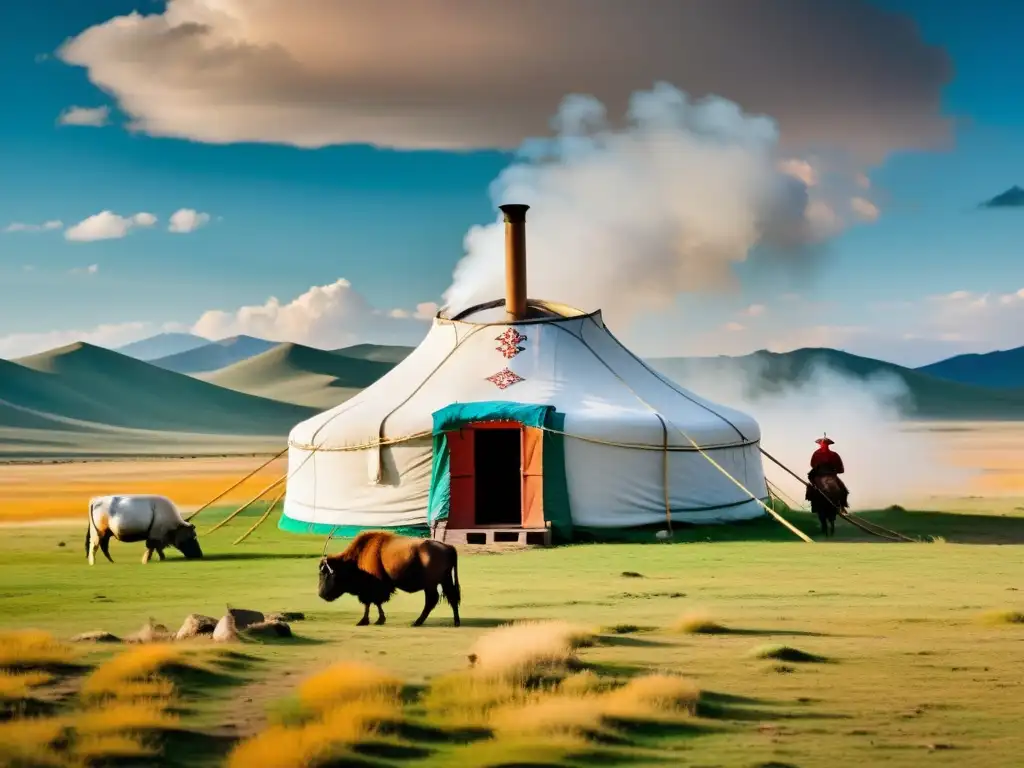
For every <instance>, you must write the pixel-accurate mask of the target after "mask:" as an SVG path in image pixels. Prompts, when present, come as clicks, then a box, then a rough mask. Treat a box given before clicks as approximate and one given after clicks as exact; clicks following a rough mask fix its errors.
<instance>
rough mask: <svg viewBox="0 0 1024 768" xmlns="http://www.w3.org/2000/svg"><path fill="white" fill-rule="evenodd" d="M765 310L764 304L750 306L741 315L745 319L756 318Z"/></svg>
mask: <svg viewBox="0 0 1024 768" xmlns="http://www.w3.org/2000/svg"><path fill="white" fill-rule="evenodd" d="M766 309H767V307H765V305H764V304H751V305H750V306H749V307H747V308H746V309H745V310H743V314H744V315H746V316H747V317H757V316H758V315H763V314H764V313H765V311H766Z"/></svg>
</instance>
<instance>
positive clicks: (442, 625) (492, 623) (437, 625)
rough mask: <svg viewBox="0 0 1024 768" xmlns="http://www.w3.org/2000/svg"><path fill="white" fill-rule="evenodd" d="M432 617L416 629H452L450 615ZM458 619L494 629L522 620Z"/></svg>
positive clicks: (473, 625) (476, 625) (483, 627)
mask: <svg viewBox="0 0 1024 768" xmlns="http://www.w3.org/2000/svg"><path fill="white" fill-rule="evenodd" d="M433 618H434V616H433V615H431V616H430V618H428V619H427V620H426V622H424V623H423V624H422V625H420V626H419V627H417V629H452V628H453V627H454V625H453V624H452V618H451V617H450V616H449V617H448V618H441V619H439V620H436V621H432V619H433ZM460 621H461V623H462V626H463V627H475V628H478V629H494V628H495V627H502V626H504V625H506V624H513V623H515V622H517V621H522V619H496V618H490V617H486V616H462V617H460ZM390 623H391V621H390V620H389V621H388V624H390Z"/></svg>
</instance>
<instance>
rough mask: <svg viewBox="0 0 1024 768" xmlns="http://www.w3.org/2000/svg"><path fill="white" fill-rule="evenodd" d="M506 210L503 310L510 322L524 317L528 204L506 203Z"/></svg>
mask: <svg viewBox="0 0 1024 768" xmlns="http://www.w3.org/2000/svg"><path fill="white" fill-rule="evenodd" d="M498 208H499V209H500V210H501V212H502V213H504V214H505V314H506V316H507V318H508V320H509V322H514V321H516V320H525V319H526V212H527V211H528V210H530V206H528V205H520V204H518V203H508V204H506V205H500V206H498Z"/></svg>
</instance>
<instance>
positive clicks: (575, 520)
mask: <svg viewBox="0 0 1024 768" xmlns="http://www.w3.org/2000/svg"><path fill="white" fill-rule="evenodd" d="M527 208H528V207H527V206H525V205H504V206H501V210H502V212H503V213H504V216H505V239H506V253H505V260H506V296H505V299H504V301H502V300H497V301H493V302H489V303H487V304H481V305H478V306H474V307H471V308H469V309H466V310H464V311H462V312H460V313H458V314H454V315H451V316H450V315H449V313H448V312H447V311H445V310H441V311H440V312H438V314H437V316H436V317H435V318H434V320H433V324H432V326H431V328H430V331H429V332H428V333H427V335H426V337H425V338H424V340H423V342H422V343H421V344H420V345H419V346H418V347H417V348H416V349H415V350H414V351H413V352H412V353H411V354H410V355H409V356H408V357H407V358H406V359H405V360H403V361H402V362H401V363H399V364H398V365H397V366H395V368H393V369H392V370H391V371H389V372H388V373H387V374H386V375H385V376H384V377H383V378H381V379H380V380H379V381H377V382H376V383H374V384H373V385H372V386H370V387H368V388H367V389H365V390H363V391H362V392H360V393H359V394H358V395H356V396H355V397H353V398H352V399H350V400H348V401H346V402H344V403H342V404H341V405H338V406H337V407H335V408H332V409H330V410H328V411H325V412H323V413H321V414H319V415H317V416H315V417H313V418H311V419H308V420H306V421H304V422H302V423H300V424H298V425H297V426H295V427H294V428H293V429H292V431H291V434H290V435H289V449H288V463H289V467H288V480H287V493H286V496H285V505H284V514H283V515H282V516H281V519H280V522H279V527H280V528H282V529H283V530H286V531H294V532H303V533H305V532H316V533H324V534H328V533H334V534H335V535H338V536H347V535H353V534H355V533H356V532H358V531H359V530H363V529H366V528H373V529H389V530H393V531H396V532H401V533H407V534H417V535H432V536H434V537H436V538H442V539H444V540H446V541H450V542H457V543H463V544H465V543H469V544H472V543H481V544H486V543H492V542H503V541H504V542H514V541H518V542H522V543H549V542H551V541H555V542H559V541H570V540H574V539H580V538H590V539H594V538H597V539H600V538H602V537H603V538H609V539H613V538H615V537H616V535H621V534H622V532H624V531H626V530H628V529H636V528H649V527H651V526H660V528H656V530H662V529H664V530H671V529H672V526H673V525H676V526H678V525H681V524H708V523H726V522H733V521H739V520H747V519H751V518H754V517H758V516H760V515H762V514H764V507H763V502H764V500H765V498H766V497H767V495H768V494H767V489H766V484H765V478H764V470H763V467H762V464H761V454H760V452H759V440H760V437H761V435H760V428H759V427H758V424H757V422H756V421H755V420H754V419H753V418H751V417H750V416H748V415H746V414H745V413H741V412H739V411H736V410H732V409H730V408H726V407H723V406H720V405H717V404H715V403H713V402H711V401H710V400H706V399H704V398H702V397H699V396H698V395H696V394H694V393H693V392H689V391H687V390H686V389H684V388H683V387H680V386H678V385H677V384H675V383H673V382H672V381H670V380H668V379H667V378H666V377H664V376H662V375H661V374H659V373H657V372H655V371H654V370H652V369H651V368H650V367H648V366H647V365H646V364H645V363H644V362H642V361H641V360H640V359H639V358H637V357H636V356H635V355H633V354H632V353H631V352H630V351H629V349H627V348H626V347H625V346H624V345H623V344H622V343H621V342H620V341H619V340H618V339H616V338H615V336H614V335H613V334H612V333H611V331H610V330H608V328H607V327H606V326H605V324H604V321H603V320H602V317H601V312H600V311H595V312H590V313H587V312H582V311H580V310H577V309H573V308H571V307H567V306H563V305H560V304H555V303H550V302H546V301H539V300H531V299H528V298H527V296H526V249H525V236H526V233H525V222H526V211H527Z"/></svg>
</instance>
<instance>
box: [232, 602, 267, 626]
mask: <svg viewBox="0 0 1024 768" xmlns="http://www.w3.org/2000/svg"><path fill="white" fill-rule="evenodd" d="M228 615H229V616H231V618H232V619H234V621H235V628H236V629H245V628H246V627H248V626H249V625H250V624H259V623H261V622H264V621H266V620H267V619H266V617H265V616H264V615H263V614H262V613H260V612H259V611H247V610H245V609H244V608H232V607H231V606H230V605H229V606H228Z"/></svg>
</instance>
